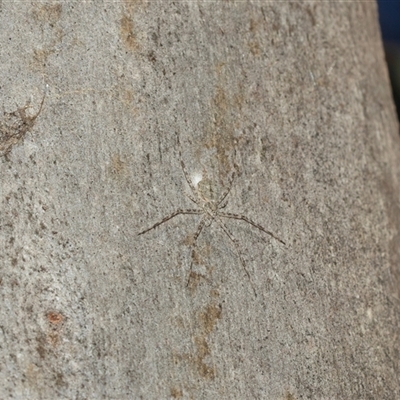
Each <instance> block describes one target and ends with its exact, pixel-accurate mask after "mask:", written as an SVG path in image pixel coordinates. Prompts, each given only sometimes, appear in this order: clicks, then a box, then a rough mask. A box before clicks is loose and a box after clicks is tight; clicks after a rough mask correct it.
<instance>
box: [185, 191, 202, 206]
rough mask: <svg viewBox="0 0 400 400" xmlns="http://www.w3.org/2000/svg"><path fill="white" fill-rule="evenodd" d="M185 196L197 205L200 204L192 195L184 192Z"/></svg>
mask: <svg viewBox="0 0 400 400" xmlns="http://www.w3.org/2000/svg"><path fill="white" fill-rule="evenodd" d="M185 196H186V197H187V198H188V199H189V200H191V201H192V202H193V203H194V204H197V205H198V206H200V205H199V202H198V201H197V200H196V199H195V198H194V197H193V196H192V195H190V194H187V193H185Z"/></svg>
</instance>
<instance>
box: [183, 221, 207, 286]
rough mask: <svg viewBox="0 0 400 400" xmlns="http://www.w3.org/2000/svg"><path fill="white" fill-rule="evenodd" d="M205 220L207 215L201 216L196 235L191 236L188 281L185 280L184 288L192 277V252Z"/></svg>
mask: <svg viewBox="0 0 400 400" xmlns="http://www.w3.org/2000/svg"><path fill="white" fill-rule="evenodd" d="M206 220H207V215H203V217H202V218H201V220H200V222H199V225H198V226H197V230H196V233H195V234H194V235H193V244H192V247H191V250H190V255H191V260H190V269H189V276H188V280H187V283H186V286H189V282H190V278H191V276H192V269H193V258H194V252H195V250H196V248H197V238H198V237H199V236H200V233H201V231H202V230H203V228H204V225H205V223H206Z"/></svg>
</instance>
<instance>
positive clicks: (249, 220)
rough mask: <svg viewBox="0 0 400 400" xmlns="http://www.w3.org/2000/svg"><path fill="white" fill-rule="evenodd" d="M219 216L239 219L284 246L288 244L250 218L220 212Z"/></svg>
mask: <svg viewBox="0 0 400 400" xmlns="http://www.w3.org/2000/svg"><path fill="white" fill-rule="evenodd" d="M218 216H220V217H224V218H232V219H238V220H242V221H245V222H247V223H249V224H250V225H253V226H254V227H256V228H257V229H259V230H260V231H263V232H264V233H266V234H268V235H269V236H271V237H273V238H274V239H275V240H277V241H278V242H281V243H282V244H283V245H285V246H286V243H285V242H284V241H283V240H282V239H279V238H278V237H277V236H275V235H274V234H273V233H272V232H270V231H267V230H266V229H265V228H264V227H263V226H261V225H260V224H257V223H256V222H254V221H252V220H251V219H250V218H247V217H246V216H244V215H236V214H232V213H225V212H219V213H218Z"/></svg>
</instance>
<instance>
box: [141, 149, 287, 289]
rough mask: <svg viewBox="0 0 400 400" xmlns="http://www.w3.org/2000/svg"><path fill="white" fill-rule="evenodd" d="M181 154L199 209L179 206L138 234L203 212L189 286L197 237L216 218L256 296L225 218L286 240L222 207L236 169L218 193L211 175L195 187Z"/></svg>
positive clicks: (225, 203) (194, 239) (226, 202)
mask: <svg viewBox="0 0 400 400" xmlns="http://www.w3.org/2000/svg"><path fill="white" fill-rule="evenodd" d="M179 155H180V159H181V160H180V162H181V167H182V171H183V174H184V176H185V179H186V182H187V183H188V185H189V187H190V190H191V191H192V194H193V195H194V196H195V197H193V195H190V194H186V196H187V197H188V198H189V199H190V200H191V201H192V202H193V203H194V204H195V205H197V206H198V208H196V209H181V208H178V209H177V210H176V211H174V212H173V213H172V214H169V215H168V216H166V217H164V218H163V219H162V220H161V221H159V222H156V223H155V224H154V225H152V226H150V227H149V228H147V229H145V230H143V231H141V232H139V233H138V235H143V234H145V233H147V232H149V231H151V230H153V229H155V228H157V227H158V226H160V225H162V224H163V223H165V222H167V221H169V220H170V219H172V218H174V217H176V216H178V215H201V216H202V217H201V218H200V221H199V223H198V225H197V229H196V232H195V234H194V236H193V244H192V249H191V256H192V262H191V264H190V271H189V278H188V281H187V285H186V286H188V285H189V282H190V277H191V273H192V267H193V259H194V254H195V250H196V243H197V239H198V237H199V236H200V233H201V232H202V230H203V228H204V227H208V226H210V225H211V224H212V223H213V222H215V223H216V224H217V225H218V226H219V227H220V228H221V229H222V231H223V232H225V234H226V236H228V238H229V239H230V241H231V242H232V243H233V245H234V247H235V250H236V252H237V254H238V256H239V259H240V263H241V264H242V267H243V269H244V271H245V273H246V275H247V277H248V279H249V282H250V284H251V286H252V289H253V291H254V294H255V296H257V293H256V291H255V288H254V285H253V283H252V280H251V277H250V274H249V272H248V270H247V268H246V264H245V262H244V259H243V256H242V253H241V250H240V246H239V242H238V240H237V239H236V238H235V237H234V236H233V235H232V233H231V232H230V231H229V229H228V228H227V226H226V224H225V222H224V219H236V220H241V221H245V222H247V223H248V224H250V225H252V226H253V227H255V228H257V229H258V230H260V231H262V232H264V233H266V234H267V235H269V236H271V237H272V238H274V239H275V240H277V241H278V242H280V243H282V244H283V245H286V244H285V242H284V241H283V240H281V239H279V238H278V237H277V236H276V235H274V234H273V233H272V232H270V231H267V230H266V229H265V228H264V227H263V226H261V225H260V224H258V223H256V222H254V221H252V220H251V219H250V218H248V217H246V216H244V215H239V214H234V213H230V212H224V211H222V210H223V209H224V208H225V207H226V205H227V204H228V201H227V197H228V195H229V193H230V191H231V188H232V184H233V180H234V178H235V171H233V172H232V174H231V176H230V179H229V183H228V187H227V188H226V189H225V191H224V192H223V193H222V194H221V195H218V193H215V192H214V191H213V188H212V185H211V181H210V180H209V179H208V178H205V179H202V180H201V181H199V183H198V185H197V188H196V187H195V185H194V184H193V182H192V180H191V179H190V176H189V174H188V172H187V169H186V166H185V164H184V162H183V160H182V155H181V152H179Z"/></svg>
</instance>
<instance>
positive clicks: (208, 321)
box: [199, 304, 222, 335]
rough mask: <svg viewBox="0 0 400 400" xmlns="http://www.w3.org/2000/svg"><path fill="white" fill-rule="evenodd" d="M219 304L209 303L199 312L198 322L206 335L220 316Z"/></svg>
mask: <svg viewBox="0 0 400 400" xmlns="http://www.w3.org/2000/svg"><path fill="white" fill-rule="evenodd" d="M221 312H222V310H221V306H219V305H218V306H217V305H214V304H210V305H208V306H207V308H206V310H205V311H204V312H202V313H201V314H200V317H199V319H200V322H201V324H202V326H203V330H204V332H205V333H206V334H207V335H208V334H210V333H211V332H212V330H213V329H214V326H215V324H216V322H217V321H218V320H219V319H220V318H221Z"/></svg>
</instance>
